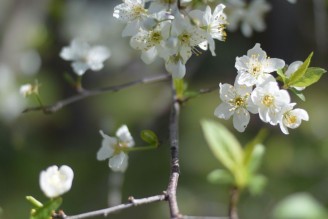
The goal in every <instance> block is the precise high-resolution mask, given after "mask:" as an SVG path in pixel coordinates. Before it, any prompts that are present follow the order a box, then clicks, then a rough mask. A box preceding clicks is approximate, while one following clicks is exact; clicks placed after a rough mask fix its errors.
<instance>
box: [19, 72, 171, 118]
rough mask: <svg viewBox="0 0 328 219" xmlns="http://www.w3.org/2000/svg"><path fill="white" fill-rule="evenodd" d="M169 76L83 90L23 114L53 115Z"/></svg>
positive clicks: (29, 109)
mask: <svg viewBox="0 0 328 219" xmlns="http://www.w3.org/2000/svg"><path fill="white" fill-rule="evenodd" d="M170 77H171V75H169V74H162V75H157V76H153V77H149V78H142V79H140V80H136V81H131V82H128V83H125V84H121V85H116V86H109V87H104V88H99V89H95V90H83V91H82V92H81V93H79V94H76V95H75V96H71V97H68V98H66V99H64V100H61V101H58V102H56V103H54V104H52V105H48V106H37V107H30V108H27V109H25V110H24V111H23V113H27V112H31V111H43V112H44V113H45V114H51V113H55V112H57V111H58V110H60V109H62V108H63V107H65V106H67V105H69V104H72V103H75V102H77V101H80V100H83V99H85V98H87V97H91V96H96V95H100V94H104V93H112V92H118V91H120V90H123V89H126V88H129V87H132V86H135V85H139V84H149V83H154V82H159V81H164V80H166V79H169V78H170Z"/></svg>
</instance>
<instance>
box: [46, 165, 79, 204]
mask: <svg viewBox="0 0 328 219" xmlns="http://www.w3.org/2000/svg"><path fill="white" fill-rule="evenodd" d="M73 177H74V173H73V170H72V169H71V168H70V167H69V166H66V165H63V166H61V167H60V168H59V169H58V167H57V166H55V165H54V166H50V167H48V168H47V170H46V171H44V170H43V171H42V172H41V174H40V187H41V190H42V191H43V192H44V194H45V195H46V196H47V197H48V198H55V197H58V196H60V195H62V194H64V193H66V192H67V191H69V190H70V189H71V186H72V182H73Z"/></svg>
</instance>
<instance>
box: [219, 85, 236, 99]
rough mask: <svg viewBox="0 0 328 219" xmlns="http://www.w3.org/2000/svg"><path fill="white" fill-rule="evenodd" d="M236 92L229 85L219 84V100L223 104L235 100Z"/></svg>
mask: <svg viewBox="0 0 328 219" xmlns="http://www.w3.org/2000/svg"><path fill="white" fill-rule="evenodd" d="M235 97H236V91H235V88H234V87H233V86H232V85H231V84H227V83H225V84H221V83H220V98H221V100H222V101H224V102H229V101H231V100H232V99H235Z"/></svg>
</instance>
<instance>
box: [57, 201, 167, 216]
mask: <svg viewBox="0 0 328 219" xmlns="http://www.w3.org/2000/svg"><path fill="white" fill-rule="evenodd" d="M165 200H166V196H165V195H156V196H151V197H147V198H141V199H134V198H133V197H130V198H129V202H128V203H125V204H120V205H117V206H114V207H111V208H106V209H101V210H97V211H92V212H87V213H83V214H78V215H74V216H65V217H63V219H84V218H90V217H96V216H104V217H106V216H107V215H109V214H111V213H114V212H117V211H120V210H124V209H127V208H131V207H136V206H139V205H145V204H150V203H154V202H159V201H165ZM57 218H58V217H57Z"/></svg>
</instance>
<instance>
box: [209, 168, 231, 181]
mask: <svg viewBox="0 0 328 219" xmlns="http://www.w3.org/2000/svg"><path fill="white" fill-rule="evenodd" d="M207 180H208V181H209V182H210V183H213V184H233V183H234V178H233V176H232V175H231V173H230V172H228V171H227V170H223V169H216V170H213V171H212V172H210V173H209V174H208V175H207Z"/></svg>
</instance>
